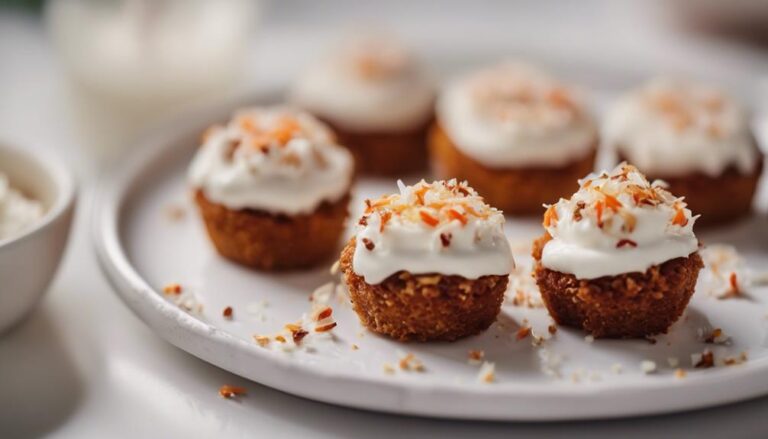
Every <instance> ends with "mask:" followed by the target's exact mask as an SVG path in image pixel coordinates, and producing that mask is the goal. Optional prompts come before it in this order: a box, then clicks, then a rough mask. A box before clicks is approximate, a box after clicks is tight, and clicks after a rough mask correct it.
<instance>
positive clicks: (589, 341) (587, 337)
mask: <svg viewBox="0 0 768 439" xmlns="http://www.w3.org/2000/svg"><path fill="white" fill-rule="evenodd" d="M584 341H586V342H587V343H594V341H595V337H594V336H593V335H587V336H586V337H584Z"/></svg>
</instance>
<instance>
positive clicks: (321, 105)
mask: <svg viewBox="0 0 768 439" xmlns="http://www.w3.org/2000/svg"><path fill="white" fill-rule="evenodd" d="M289 99H290V100H291V102H293V103H294V104H296V105H297V106H299V107H302V108H305V109H307V110H308V111H311V112H312V113H314V114H316V115H318V116H319V117H321V118H323V119H326V120H328V121H330V122H332V123H333V124H335V125H338V126H339V127H342V128H344V129H347V130H352V131H375V132H380V131H385V132H389V131H406V130H409V129H413V128H416V127H418V126H420V125H422V124H424V123H426V122H427V120H429V119H430V118H431V117H432V112H433V108H432V107H433V105H434V99H435V88H434V84H433V80H432V78H431V76H430V75H429V73H428V72H427V71H426V69H425V68H424V66H422V65H421V64H420V63H418V62H417V61H416V59H415V58H414V57H413V55H412V54H411V53H409V52H408V51H407V50H406V49H405V48H404V47H402V46H401V45H400V44H398V43H397V42H396V41H394V40H392V39H387V38H383V37H380V36H373V35H371V36H363V37H360V38H352V39H350V40H348V41H347V42H346V44H344V45H342V46H341V47H340V48H338V49H337V50H336V51H335V52H334V53H332V54H331V55H330V56H328V57H326V58H324V59H321V60H320V61H318V62H317V63H315V64H314V65H312V66H310V68H309V69H308V70H307V71H306V72H304V74H303V75H301V76H300V77H299V78H298V80H297V82H296V83H295V84H294V86H293V88H292V90H291V92H290V98H289Z"/></svg>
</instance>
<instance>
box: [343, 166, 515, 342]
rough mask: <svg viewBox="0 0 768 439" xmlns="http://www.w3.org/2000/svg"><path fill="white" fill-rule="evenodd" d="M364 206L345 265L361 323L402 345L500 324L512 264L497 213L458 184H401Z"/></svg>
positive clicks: (456, 336)
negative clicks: (399, 186)
mask: <svg viewBox="0 0 768 439" xmlns="http://www.w3.org/2000/svg"><path fill="white" fill-rule="evenodd" d="M366 203H367V204H366V210H365V214H364V215H363V216H362V217H361V218H360V220H359V222H358V228H357V234H356V236H355V237H354V238H353V239H352V240H350V241H349V243H348V244H347V246H346V247H345V248H344V250H343V252H342V254H341V261H340V262H341V269H342V271H343V273H344V279H345V282H346V284H347V288H348V289H349V295H350V299H351V300H352V304H353V306H354V309H355V312H357V314H358V316H359V317H360V321H361V322H362V323H363V325H365V326H366V327H367V328H368V329H370V330H371V331H374V332H377V333H380V334H383V335H387V336H389V337H392V338H394V339H397V340H402V341H407V340H418V341H431V340H444V341H452V340H456V339H459V338H462V337H466V336H469V335H473V334H477V333H479V332H481V331H483V330H485V329H486V328H488V326H490V325H491V324H492V323H493V322H494V321H495V319H496V316H497V314H498V313H499V310H500V309H501V303H502V301H503V299H504V292H505V290H506V287H507V282H508V280H509V277H508V275H509V272H510V270H511V268H512V267H513V261H512V254H511V252H510V249H509V243H508V242H507V239H506V237H505V236H504V231H503V224H504V216H503V215H502V214H501V213H500V212H499V211H497V210H495V209H493V208H491V207H489V206H488V205H487V204H485V203H484V202H483V201H482V199H481V198H480V197H478V196H477V193H476V192H475V191H474V190H473V189H472V188H470V187H469V186H467V185H466V184H464V183H458V182H456V181H455V180H452V181H448V182H445V181H438V182H434V183H431V184H430V183H426V182H424V181H422V182H420V183H418V184H416V185H414V186H405V185H402V184H401V188H400V193H399V194H393V195H389V196H385V197H382V198H380V199H378V200H367V201H366Z"/></svg>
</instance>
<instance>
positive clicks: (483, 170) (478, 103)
mask: <svg viewBox="0 0 768 439" xmlns="http://www.w3.org/2000/svg"><path fill="white" fill-rule="evenodd" d="M597 144H598V137H597V130H596V128H595V124H594V122H593V120H592V118H591V117H590V116H589V114H588V113H587V111H586V109H585V108H584V106H583V105H582V104H581V103H579V101H578V100H577V99H576V97H575V94H574V92H572V91H571V90H569V89H568V88H566V87H565V86H564V85H562V84H560V83H559V82H557V81H556V80H554V79H553V78H551V77H550V76H549V75H547V74H546V73H544V72H541V71H539V70H537V69H535V68H533V67H531V66H527V65H522V64H510V63H507V64H501V65H498V66H495V67H492V68H488V69H484V70H480V71H478V72H476V73H474V74H471V75H469V76H467V77H464V78H460V79H459V80H457V81H455V82H453V83H452V84H450V85H449V86H448V87H447V89H446V90H445V91H444V92H443V93H442V94H441V95H440V97H439V99H438V105H437V121H436V122H435V124H434V126H433V128H432V132H431V135H430V139H429V151H430V156H431V162H432V167H433V169H434V171H435V173H436V174H437V175H438V176H439V177H441V178H458V179H462V180H467V181H468V182H469V183H470V184H471V185H472V186H473V187H475V188H476V189H477V191H478V192H479V193H480V195H482V196H483V197H484V198H486V200H488V202H489V203H490V204H492V205H493V206H496V207H498V208H499V209H501V210H503V211H504V213H506V214H512V215H535V214H541V213H542V212H543V208H542V207H541V206H542V204H545V203H552V202H555V201H557V200H558V199H559V198H560V197H564V196H567V195H568V194H570V193H572V192H573V191H574V190H575V189H576V186H575V181H576V179H578V178H579V177H581V176H582V175H584V174H586V173H589V172H591V171H592V169H593V167H594V162H595V155H596V150H597Z"/></svg>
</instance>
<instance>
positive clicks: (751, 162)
mask: <svg viewBox="0 0 768 439" xmlns="http://www.w3.org/2000/svg"><path fill="white" fill-rule="evenodd" d="M604 131H605V137H606V140H607V143H608V145H611V146H612V147H614V148H615V149H616V150H618V152H619V153H620V154H621V155H622V156H624V157H625V158H626V159H627V160H630V161H631V162H632V163H634V164H635V165H637V166H638V167H639V168H640V169H642V170H643V171H645V172H648V173H652V174H654V175H665V176H672V175H687V174H689V173H694V172H701V173H705V174H707V175H710V176H718V175H720V174H721V173H722V172H723V171H724V170H725V169H727V168H728V167H731V166H733V167H735V168H736V169H738V170H739V171H740V172H742V173H749V172H751V171H752V170H753V169H754V167H755V165H756V164H757V158H758V155H759V154H758V152H757V148H755V146H754V141H753V139H752V135H751V133H750V128H749V117H748V115H747V112H746V111H745V110H744V109H743V108H742V107H741V105H739V103H738V102H736V101H735V100H734V99H732V98H731V97H729V96H727V95H726V94H725V93H724V92H723V91H721V90H718V89H716V88H714V87H711V86H709V85H707V84H703V83H697V82H693V81H682V80H678V79H672V78H655V79H654V80H652V81H650V82H649V83H647V84H645V85H644V86H642V87H641V88H639V89H637V90H633V91H632V92H630V93H628V94H627V95H626V96H624V97H622V98H621V99H620V100H619V101H618V103H617V104H616V105H615V106H614V108H613V109H612V111H611V112H610V113H609V114H608V117H607V119H606V122H605V130H604Z"/></svg>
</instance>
